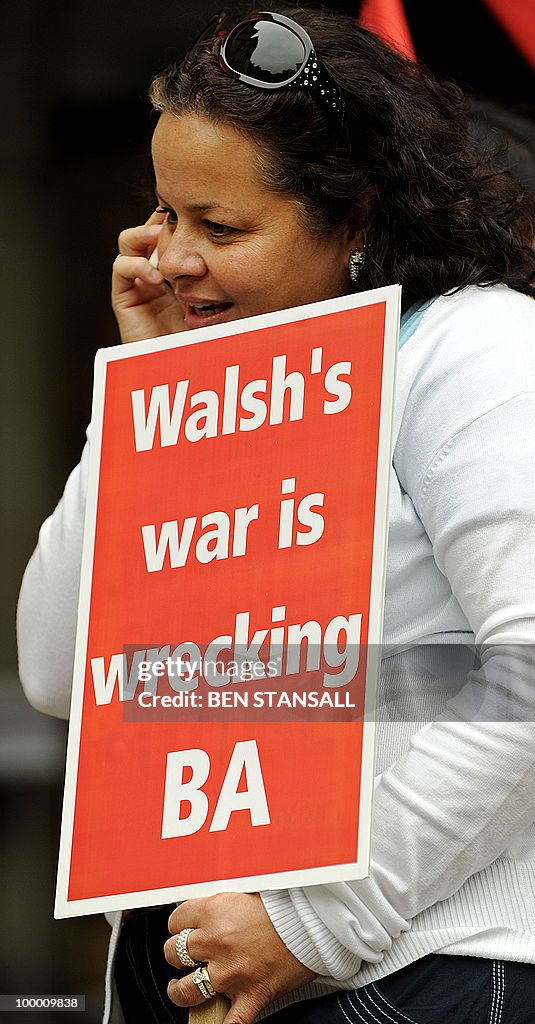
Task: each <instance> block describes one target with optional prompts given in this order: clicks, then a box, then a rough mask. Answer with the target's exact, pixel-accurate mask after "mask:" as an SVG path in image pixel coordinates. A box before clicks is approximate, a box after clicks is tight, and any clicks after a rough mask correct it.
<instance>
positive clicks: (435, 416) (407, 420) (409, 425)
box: [395, 285, 535, 474]
mask: <svg viewBox="0 0 535 1024" xmlns="http://www.w3.org/2000/svg"><path fill="white" fill-rule="evenodd" d="M415 321H416V323H415V329H414V330H413V331H412V332H411V333H410V335H409V336H407V332H405V337H404V336H403V334H402V336H401V342H402V346H401V350H400V353H399V359H398V395H397V429H396V447H395V461H396V465H397V466H399V469H400V471H401V472H402V474H403V473H404V471H408V469H409V467H408V465H407V460H414V459H415V458H416V457H417V459H418V462H419V463H423V462H425V460H426V459H429V460H431V459H432V458H434V456H435V455H436V453H437V452H438V451H439V450H440V449H441V447H442V446H443V445H445V444H446V443H447V442H448V441H449V440H450V439H451V438H453V437H454V436H455V435H456V434H458V433H459V432H460V431H462V430H464V429H465V428H466V427H467V426H469V425H470V424H471V423H473V422H474V421H476V420H478V419H480V418H481V417H483V416H485V415H486V414H487V413H489V412H490V411H491V410H493V409H496V408H498V407H499V406H501V405H505V404H506V403H508V402H510V401H511V399H513V398H515V397H517V396H518V395H521V394H523V393H530V392H531V393H535V301H534V300H533V299H532V298H530V297H529V296H527V295H522V294H520V293H519V292H515V291H512V290H511V289H509V288H507V287H506V286H505V285H495V286H492V287H489V288H480V287H470V288H465V289H463V290H462V291H461V292H458V293H456V294H454V295H446V296H439V297H438V298H436V299H435V300H434V301H433V302H432V303H430V304H427V308H426V309H425V310H424V311H423V313H422V314H421V315H420V316H419V317H418V315H417V316H416V317H415ZM413 323H414V321H413ZM403 341H404V344H403Z"/></svg>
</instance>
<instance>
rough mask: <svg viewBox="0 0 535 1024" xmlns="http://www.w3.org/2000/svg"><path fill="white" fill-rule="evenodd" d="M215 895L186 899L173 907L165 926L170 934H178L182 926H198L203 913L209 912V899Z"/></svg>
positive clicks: (212, 898) (213, 898) (200, 925)
mask: <svg viewBox="0 0 535 1024" xmlns="http://www.w3.org/2000/svg"><path fill="white" fill-rule="evenodd" d="M215 899H217V897H214V896H212V897H210V896H208V897H204V898H203V897H200V898H199V899H196V900H186V901H185V902H184V903H181V904H180V906H179V907H175V909H174V910H173V913H172V914H171V916H170V918H169V921H168V924H167V927H168V928H169V931H170V932H171V935H178V933H179V932H181V931H182V929H183V928H200V927H202V923H203V913H204V918H205V919H206V914H207V912H209V907H210V901H212V903H213V902H214V901H215Z"/></svg>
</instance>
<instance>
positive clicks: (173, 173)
mask: <svg viewBox="0 0 535 1024" xmlns="http://www.w3.org/2000/svg"><path fill="white" fill-rule="evenodd" d="M152 152H153V162H154V169H155V172H156V189H157V195H158V202H159V203H160V205H161V206H162V208H163V209H165V210H166V212H167V218H166V221H165V223H164V226H163V228H162V231H161V235H160V239H159V241H158V256H159V266H160V270H161V272H162V274H163V275H164V277H165V278H166V280H167V281H168V282H169V283H170V284H171V285H172V288H173V291H174V293H175V295H176V298H177V299H178V301H179V302H180V304H181V306H182V308H183V312H184V321H185V326H186V328H188V329H191V328H193V327H200V326H204V325H207V324H218V323H224V322H226V321H229V320H238V319H240V318H241V317H245V316H253V315H255V314H257V313H265V312H268V311H270V310H278V309H285V308H288V307H289V306H298V305H301V304H302V303H307V302H315V301H317V300H319V299H327V298H332V297H333V296H335V295H342V294H344V293H345V292H346V291H348V286H349V278H348V271H347V262H348V257H349V253H350V250H351V249H352V248H353V247H354V245H355V242H354V240H352V239H351V238H350V237H349V229H348V228H347V227H346V226H345V225H344V226H342V227H341V228H340V229H338V230H337V231H336V232H334V233H333V234H332V235H330V236H329V237H328V238H322V239H314V238H312V237H311V236H310V234H309V233H308V231H306V230H305V229H304V228H303V227H302V226H301V225H300V224H299V221H298V216H297V214H298V210H297V207H296V204H295V202H294V201H293V200H292V199H291V198H288V197H286V196H281V195H277V194H275V193H273V192H269V191H267V189H266V188H265V187H264V185H263V184H262V181H261V176H260V172H259V170H258V163H259V159H258V158H259V152H258V149H257V147H256V146H255V144H254V142H252V141H251V140H250V139H249V138H247V137H245V136H243V135H241V134H240V133H238V132H237V131H236V130H235V129H234V128H230V127H226V126H223V125H221V124H219V123H217V124H214V123H212V122H210V121H207V120H204V119H202V118H200V117H197V116H195V115H192V114H187V115H186V114H184V115H180V116H178V117H177V116H175V115H173V114H169V113H165V114H162V116H161V117H160V120H159V122H158V125H157V127H156V131H155V133H154V137H153V142H152Z"/></svg>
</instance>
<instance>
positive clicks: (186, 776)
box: [56, 287, 399, 916]
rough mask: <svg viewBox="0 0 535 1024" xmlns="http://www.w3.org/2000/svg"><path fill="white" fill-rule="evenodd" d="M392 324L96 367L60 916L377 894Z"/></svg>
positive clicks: (389, 312) (269, 324)
mask: <svg viewBox="0 0 535 1024" xmlns="http://www.w3.org/2000/svg"><path fill="white" fill-rule="evenodd" d="M398 324H399V288H397V287H392V288H386V289H380V290H378V291H375V292H370V293H367V294H364V295H360V296H347V297H344V298H342V299H333V300H329V301H327V302H322V303H316V304H314V305H312V306H306V307H300V308H298V309H293V310H286V311H284V312H282V313H275V314H273V313H271V314H266V315H265V316H261V317H254V318H251V319H250V320H243V321H239V322H236V323H233V324H228V325H224V326H220V327H218V328H205V329H201V330H199V331H194V332H188V333H186V334H181V335H176V336H173V337H171V338H164V339H157V340H156V341H147V342H141V343H139V344H137V345H135V346H126V347H124V348H112V349H109V350H104V351H102V352H100V353H99V354H98V356H97V362H96V373H95V396H94V407H93V424H92V440H91V458H90V471H89V493H88V508H87V519H86V530H85V541H84V558H83V567H82V585H81V594H80V606H79V621H78V638H77V650H76V664H75V680H74V692H73V705H72V715H71V727H70V733H69V749H68V758H67V776H66V786H65V799H64V814H63V823H62V837H61V849H60V862H59V870H58V889H57V900H56V914H57V916H70V915H74V914H83V913H94V912H95V911H100V910H108V909H123V908H128V907H134V906H142V905H154V904H156V903H164V902H168V901H170V900H172V899H175V898H176V899H179V898H185V897H187V896H191V895H193V894H195V895H201V894H208V893H213V892H216V891H221V890H222V889H227V890H229V889H235V890H236V889H238V890H239V889H242V890H256V889H259V888H275V887H277V888H278V887H281V886H289V885H302V884H307V883H318V882H328V881H333V880H342V879H350V878H357V877H362V876H363V875H365V874H366V871H367V863H368V847H369V831H370V807H371V791H372V776H373V772H372V767H373V766H372V743H373V724H372V722H371V721H366V720H365V719H366V710H367V709H368V708H369V702H370V699H372V700H373V689H374V684H375V680H376V676H377V668H378V665H377V663H378V656H377V646H376V645H378V644H379V643H380V637H381V609H382V598H383V578H384V560H385V549H386V529H387V481H388V475H389V464H390V435H391V418H392V403H393V379H394V364H395V352H396V347H397V331H398Z"/></svg>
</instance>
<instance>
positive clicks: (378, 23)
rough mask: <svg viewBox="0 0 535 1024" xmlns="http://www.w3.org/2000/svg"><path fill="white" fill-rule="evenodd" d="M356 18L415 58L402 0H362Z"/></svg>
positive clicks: (400, 51) (381, 37)
mask: <svg viewBox="0 0 535 1024" xmlns="http://www.w3.org/2000/svg"><path fill="white" fill-rule="evenodd" d="M529 2H531V0H525V4H526V8H527V4H528V3H529ZM358 20H359V24H360V25H362V26H363V28H367V29H369V30H370V32H374V33H375V35H376V36H379V38H380V39H382V40H383V41H384V42H385V43H388V45H389V46H391V47H392V49H393V50H397V51H398V53H401V54H403V56H404V57H408V58H409V59H410V60H416V54H415V52H414V46H413V43H412V39H411V34H410V31H409V26H408V23H407V18H406V17H405V10H404V7H403V2H402V0H364V3H363V4H362V7H361V9H360V14H359V19H358Z"/></svg>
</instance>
